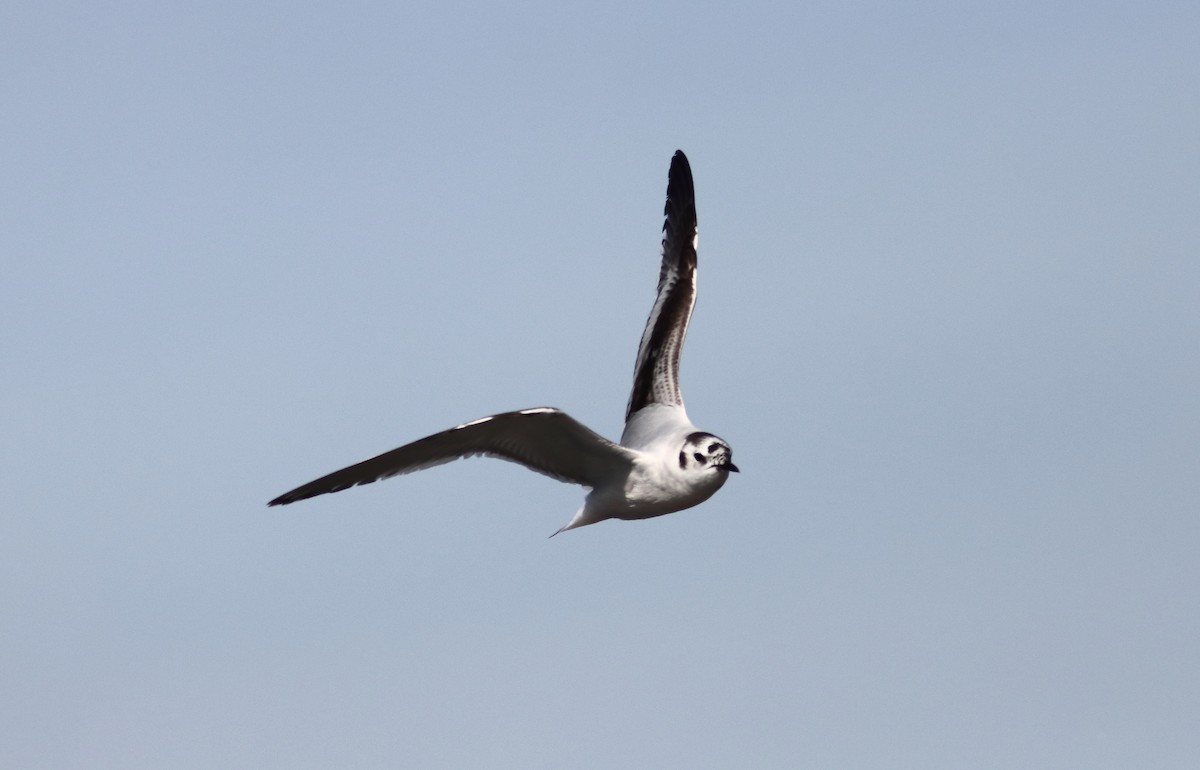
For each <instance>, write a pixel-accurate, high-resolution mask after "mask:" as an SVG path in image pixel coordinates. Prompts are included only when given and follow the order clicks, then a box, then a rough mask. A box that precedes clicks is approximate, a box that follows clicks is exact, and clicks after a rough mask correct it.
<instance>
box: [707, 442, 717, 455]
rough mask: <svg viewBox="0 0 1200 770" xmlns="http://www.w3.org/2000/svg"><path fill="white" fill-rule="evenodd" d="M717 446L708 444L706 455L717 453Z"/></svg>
mask: <svg viewBox="0 0 1200 770" xmlns="http://www.w3.org/2000/svg"><path fill="white" fill-rule="evenodd" d="M717 446H718V445H717V444H709V445H708V453H709V454H712V453H713V452H715V451H717Z"/></svg>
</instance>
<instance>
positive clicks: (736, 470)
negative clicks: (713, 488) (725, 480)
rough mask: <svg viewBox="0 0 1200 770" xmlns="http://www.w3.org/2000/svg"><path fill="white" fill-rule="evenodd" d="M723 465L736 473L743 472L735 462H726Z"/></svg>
mask: <svg viewBox="0 0 1200 770" xmlns="http://www.w3.org/2000/svg"><path fill="white" fill-rule="evenodd" d="M721 467H722V468H724V469H725V470H727V471H733V472H734V473H741V471H739V470H738V467H737V466H736V465H734V464H733V463H725V464H724V465H722V466H721Z"/></svg>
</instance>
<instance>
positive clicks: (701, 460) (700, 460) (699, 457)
mask: <svg viewBox="0 0 1200 770" xmlns="http://www.w3.org/2000/svg"><path fill="white" fill-rule="evenodd" d="M692 457H695V458H696V462H698V463H700V464H701V465H704V455H702V454H700V453H699V452H697V453H696V454H694V455H692Z"/></svg>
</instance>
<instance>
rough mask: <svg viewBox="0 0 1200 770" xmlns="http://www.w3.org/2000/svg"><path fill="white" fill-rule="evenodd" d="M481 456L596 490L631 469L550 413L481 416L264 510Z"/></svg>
mask: <svg viewBox="0 0 1200 770" xmlns="http://www.w3.org/2000/svg"><path fill="white" fill-rule="evenodd" d="M476 455H484V456H487V457H499V458H501V459H503V460H510V461H512V462H517V463H520V464H521V465H524V466H525V467H526V468H529V469H530V470H534V471H537V472H538V473H544V474H546V475H547V476H550V477H551V478H555V479H558V480H559V481H566V482H570V483H574V484H582V485H584V486H596V485H597V484H599V483H601V482H603V481H604V480H605V479H608V478H611V477H612V476H613V475H615V474H625V473H628V472H629V469H630V468H632V467H633V453H632V452H630V451H629V450H628V449H625V448H624V447H622V446H619V445H617V444H614V443H613V442H611V441H609V440H608V439H606V438H604V437H603V436H601V435H599V434H597V433H595V432H593V431H592V430H591V429H589V428H588V427H586V426H585V425H583V424H582V423H580V422H579V421H578V420H575V419H574V418H572V417H569V416H568V415H566V414H565V413H563V412H561V411H559V410H557V409H554V408H551V407H540V408H537V409H523V410H521V411H519V412H505V413H503V414H497V415H493V416H491V417H484V418H482V419H479V420H472V421H471V422H468V423H464V424H463V425H459V426H458V427H456V428H451V429H450V430H445V431H442V432H441V433H435V434H433V435H432V436H427V437H425V438H423V439H420V440H418V441H414V442H412V443H411V444H405V445H404V446H402V447H400V448H399V449H393V450H392V451H390V452H384V453H383V454H381V455H378V456H376V457H372V458H371V459H369V460H363V461H362V462H360V463H356V464H355V465H351V466H350V467H348V468H342V469H341V470H340V471H334V472H333V473H330V474H329V475H327V476H322V477H321V478H319V479H317V480H316V481H310V482H309V483H307V484H305V485H303V486H300V487H296V488H295V489H293V490H292V491H291V492H286V493H284V494H282V495H280V496H279V497H277V498H275V499H274V500H272V501H271V502H269V503H267V505H287V504H288V503H294V502H296V501H297V500H304V499H307V498H309V497H316V496H317V495H323V494H326V493H327V492H340V491H342V490H343V489H349V488H350V487H353V486H356V485H358V484H370V483H371V482H373V481H379V480H380V479H386V478H389V477H391V476H398V475H400V474H402V473H411V472H413V471H418V470H422V469H423V468H430V467H433V466H434V465H441V464H442V463H448V462H450V461H452V460H457V459H459V458H463V457H474V456H476Z"/></svg>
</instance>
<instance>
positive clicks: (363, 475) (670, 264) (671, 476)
mask: <svg viewBox="0 0 1200 770" xmlns="http://www.w3.org/2000/svg"><path fill="white" fill-rule="evenodd" d="M664 213H665V215H666V221H665V222H664V223H663V239H662V267H661V268H660V270H659V273H658V296H657V298H656V299H655V301H654V307H653V308H651V310H650V318H649V319H647V321H646V330H645V331H644V332H642V342H641V345H640V346H638V354H637V361H636V363H635V364H634V368H633V391H632V392H631V393H630V394H629V405H628V406H627V407H626V410H625V431H624V432H623V433H622V434H621V443H620V444H614V443H613V442H612V441H609V440H608V439H606V438H604V437H603V436H601V435H599V434H597V433H595V432H593V431H592V430H591V429H589V428H587V427H586V426H585V425H583V424H582V423H580V422H578V421H576V420H575V419H574V418H573V417H570V416H568V415H567V414H566V413H565V412H562V411H560V410H558V409H555V408H553V407H548V406H543V407H537V408H534V409H522V410H520V411H516V412H504V413H503V414H495V415H492V416H490V417H481V418H480V419H478V420H472V421H471V422H466V423H463V424H462V425H459V426H458V427H456V428H451V429H450V430H445V431H442V432H441V433H435V434H433V435H432V436H427V437H425V438H423V439H420V440H418V441H414V442H412V443H411V444H405V445H404V446H402V447H400V448H399V449H393V450H392V451H390V452H384V453H383V454H381V455H378V456H376V457H372V458H370V459H368V460H363V461H362V462H360V463H356V464H355V465H351V466H349V467H348V468H342V469H341V470H340V471H334V472H333V473H330V474H328V475H327V476H322V477H321V478H319V479H317V480H316V481H310V482H308V483H307V484H304V485H302V486H299V487H296V488H295V489H293V490H292V491H290V492H285V493H283V494H282V495H280V496H279V497H277V498H275V499H274V500H272V501H271V502H270V503H268V505H287V504H288V503H294V502H296V501H298V500H305V499H307V498H310V497H316V496H317V495H323V494H326V493H328V492H340V491H342V490H343V489H349V488H350V487H353V486H356V485H359V484H370V483H372V482H374V481H378V480H380V479H386V478H389V477H391V476H398V475H400V474H404V473H411V472H413V471H419V470H422V469H424V468H430V467H432V466H434V465H441V464H442V463H448V462H450V461H452V460H457V459H459V458H463V457H473V456H476V455H484V456H487V457H498V458H500V459H503V460H509V461H512V462H516V463H520V464H521V465H524V466H525V467H526V468H529V469H530V470H533V471H537V472H538V473H543V474H545V475H547V476H550V477H551V478H555V479H558V480H559V481H566V482H569V483H572V484H580V485H582V486H585V487H590V488H591V491H590V492H588V494H587V497H585V498H584V501H583V506H582V507H581V508H580V509H579V510H578V511H577V512H576V513H575V516H574V517H572V518H571V520H570V521H568V522H567V523H566V524H565V525H563V526H562V527H561V528H560V529H559V530H558V532H555V533H554V534H555V535H557V534H558V533H559V532H565V531H566V530H568V529H575V528H577V527H583V526H587V525H588V524H595V523H597V522H600V521H604V520H605V519H648V518H651V517H653V516H662V515H663V514H666V513H674V512H675V511H682V510H683V509H685V508H691V507H692V506H694V505H699V504H700V503H702V502H704V501H705V500H707V499H708V498H710V497H712V496H713V494H714V493H715V492H716V491H717V490H718V489H720V488H721V486H722V485H723V484H724V483H725V480H726V479H727V478H729V472H730V471H736V470H737V469H738V468H737V466H736V465H734V464H733V450H731V449H730V448H729V444H727V443H726V442H725V441H723V440H721V439H719V438H717V437H716V436H714V435H713V434H711V433H706V432H704V431H702V430H697V429H696V426H694V425H692V423H691V421H690V420H689V419H688V416H687V412H685V411H684V408H683V397H682V396H681V395H680V393H679V354H680V352H681V351H682V350H683V338H684V335H686V334H687V327H688V320H689V319H690V318H691V316H692V306H693V305H695V303H696V199H695V190H694V188H693V186H692V169H691V167H690V166H689V165H688V160H687V157H686V156H685V155H684V154H683V152H682V151H676V153H675V156H674V157H673V158H672V159H671V170H670V173H669V174H668V178H667V205H666V209H665V212H664ZM552 537H553V535H552Z"/></svg>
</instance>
